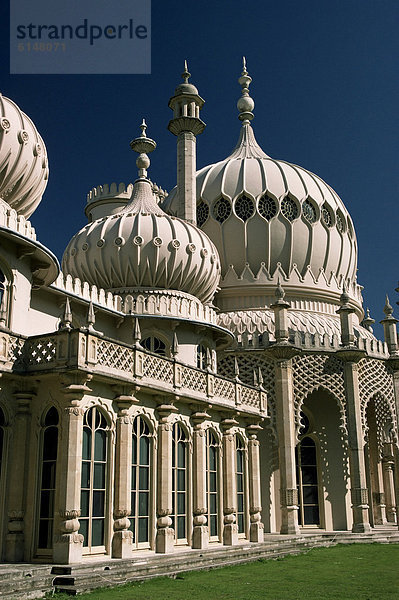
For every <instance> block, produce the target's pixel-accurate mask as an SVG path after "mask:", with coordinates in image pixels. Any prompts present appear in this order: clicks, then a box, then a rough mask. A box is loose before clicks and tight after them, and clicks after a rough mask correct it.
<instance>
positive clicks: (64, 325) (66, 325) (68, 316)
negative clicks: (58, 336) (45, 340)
mask: <svg viewBox="0 0 399 600" xmlns="http://www.w3.org/2000/svg"><path fill="white" fill-rule="evenodd" d="M59 329H72V311H71V305H70V303H69V298H68V297H67V299H66V301H65V307H64V314H63V315H62V317H61V320H60V324H59Z"/></svg>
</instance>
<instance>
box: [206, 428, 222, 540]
mask: <svg viewBox="0 0 399 600" xmlns="http://www.w3.org/2000/svg"><path fill="white" fill-rule="evenodd" d="M218 496H219V444H218V442H217V439H216V436H215V434H214V433H213V431H212V430H211V429H208V430H207V432H206V500H207V502H206V505H207V511H208V512H207V519H208V528H209V537H210V539H212V538H213V539H214V540H216V539H218V537H219V517H218V513H219V511H218Z"/></svg>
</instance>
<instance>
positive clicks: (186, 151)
mask: <svg viewBox="0 0 399 600" xmlns="http://www.w3.org/2000/svg"><path fill="white" fill-rule="evenodd" d="M190 77H191V74H190V73H189V71H188V67H187V61H184V71H183V73H182V78H183V80H184V83H181V84H180V85H178V86H177V88H176V90H175V95H174V96H172V98H171V99H170V100H169V107H170V108H171V109H172V110H173V119H172V120H171V121H170V122H169V125H168V129H169V131H170V132H171V133H173V135H176V136H177V195H178V205H179V208H178V213H177V216H178V217H180V218H181V219H185V220H186V221H189V222H190V223H193V224H194V225H195V224H196V222H197V216H196V207H197V202H196V183H195V177H196V170H197V166H196V162H197V161H196V136H197V135H199V134H200V133H202V132H203V130H204V129H205V123H204V122H203V121H201V119H200V117H199V114H200V110H201V108H202V107H203V105H204V102H205V101H204V100H203V99H202V98H201V96H200V95H199V94H198V90H197V88H196V87H195V86H194V85H192V84H191V83H189V81H188V80H189V78H190Z"/></svg>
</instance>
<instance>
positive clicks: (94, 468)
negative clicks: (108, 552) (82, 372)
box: [79, 407, 109, 549]
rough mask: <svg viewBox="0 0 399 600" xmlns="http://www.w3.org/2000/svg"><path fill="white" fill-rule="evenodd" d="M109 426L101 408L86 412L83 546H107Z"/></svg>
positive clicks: (84, 424) (81, 530)
mask: <svg viewBox="0 0 399 600" xmlns="http://www.w3.org/2000/svg"><path fill="white" fill-rule="evenodd" d="M108 429H109V427H108V424H107V421H106V419H105V416H104V415H103V414H102V412H101V411H100V410H99V409H98V408H97V407H93V408H90V409H89V410H88V411H86V413H85V415H84V421H83V448H82V484H81V500H80V507H81V516H80V518H79V521H80V530H79V533H81V534H82V535H83V536H84V542H83V545H84V546H86V547H88V548H89V549H92V548H93V547H103V546H105V533H106V528H105V527H106V518H105V515H106V505H107V498H106V479H107V458H108V443H107V442H108V439H107V438H108V435H107V433H108Z"/></svg>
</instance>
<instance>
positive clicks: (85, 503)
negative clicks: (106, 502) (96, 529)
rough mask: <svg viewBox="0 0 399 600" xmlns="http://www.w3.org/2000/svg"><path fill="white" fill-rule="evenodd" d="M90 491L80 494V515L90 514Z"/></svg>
mask: <svg viewBox="0 0 399 600" xmlns="http://www.w3.org/2000/svg"><path fill="white" fill-rule="evenodd" d="M89 494H90V492H89V491H83V490H82V492H81V494H80V515H81V516H82V517H88V516H89Z"/></svg>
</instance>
